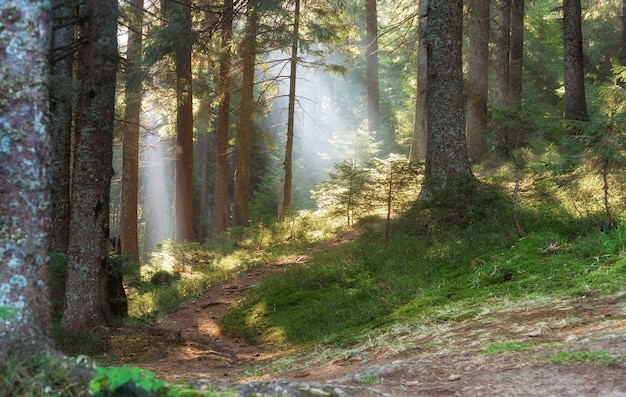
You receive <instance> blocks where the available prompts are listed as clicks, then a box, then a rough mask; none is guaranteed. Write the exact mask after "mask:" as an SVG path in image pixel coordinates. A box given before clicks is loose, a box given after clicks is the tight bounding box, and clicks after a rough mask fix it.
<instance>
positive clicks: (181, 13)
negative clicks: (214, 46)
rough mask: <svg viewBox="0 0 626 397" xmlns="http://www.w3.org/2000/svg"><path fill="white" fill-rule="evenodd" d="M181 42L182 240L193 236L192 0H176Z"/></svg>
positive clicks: (178, 203) (178, 88)
mask: <svg viewBox="0 0 626 397" xmlns="http://www.w3.org/2000/svg"><path fill="white" fill-rule="evenodd" d="M174 7H176V9H175V13H177V14H178V15H177V17H178V19H179V23H180V37H181V39H180V43H179V45H178V46H177V47H176V50H175V63H176V108H177V110H176V197H175V204H174V207H175V208H176V216H175V219H176V232H175V234H174V237H175V239H176V240H178V241H182V240H187V241H192V240H193V239H194V238H193V237H194V236H193V93H192V76H191V47H192V32H191V0H182V1H180V2H179V3H176V5H175V6H174Z"/></svg>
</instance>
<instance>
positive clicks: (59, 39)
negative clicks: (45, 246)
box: [50, 5, 76, 254]
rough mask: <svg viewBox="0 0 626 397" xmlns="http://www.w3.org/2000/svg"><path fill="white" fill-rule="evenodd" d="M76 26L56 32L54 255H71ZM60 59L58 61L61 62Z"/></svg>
mask: <svg viewBox="0 0 626 397" xmlns="http://www.w3.org/2000/svg"><path fill="white" fill-rule="evenodd" d="M74 13H75V11H74V7H72V6H68V5H60V6H58V7H57V8H56V9H55V10H54V18H55V19H56V20H59V21H63V20H67V19H71V18H73V17H75V15H74ZM75 30H76V28H75V26H74V25H68V26H64V27H62V28H59V29H57V30H56V31H55V32H54V36H53V42H52V48H53V50H52V53H51V54H52V56H53V57H54V58H55V59H54V60H53V62H54V63H53V64H52V68H51V74H52V76H53V77H52V78H51V79H50V93H51V95H50V97H51V101H50V119H51V123H50V128H51V129H50V133H51V135H52V145H53V146H52V167H51V169H50V172H51V174H52V185H51V187H52V215H51V220H52V223H53V224H54V233H52V234H51V235H50V251H52V252H58V253H62V254H67V247H68V245H69V238H70V181H71V173H70V148H71V141H72V115H73V114H72V112H73V107H74V101H75V98H76V92H75V91H74V89H73V87H74V76H73V72H72V68H73V66H74V56H73V54H72V53H71V52H69V53H68V52H67V50H68V49H69V48H70V47H71V45H72V44H73V41H74V32H75ZM57 57H58V58H57Z"/></svg>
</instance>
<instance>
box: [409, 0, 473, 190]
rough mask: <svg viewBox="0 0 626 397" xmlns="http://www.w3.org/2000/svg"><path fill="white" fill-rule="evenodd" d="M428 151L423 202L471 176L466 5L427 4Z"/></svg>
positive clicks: (458, 0) (455, 0)
mask: <svg viewBox="0 0 626 397" xmlns="http://www.w3.org/2000/svg"><path fill="white" fill-rule="evenodd" d="M427 39H428V148H427V152H426V165H425V170H424V185H423V188H422V191H421V192H420V199H428V198H429V197H430V193H431V192H432V191H433V190H435V189H441V188H442V187H445V185H446V182H447V179H449V178H450V177H455V176H459V175H462V174H471V170H470V165H469V160H468V157H467V142H466V140H465V98H464V92H463V63H462V42H463V2H462V0H451V1H446V2H434V1H430V2H429V3H428V29H427Z"/></svg>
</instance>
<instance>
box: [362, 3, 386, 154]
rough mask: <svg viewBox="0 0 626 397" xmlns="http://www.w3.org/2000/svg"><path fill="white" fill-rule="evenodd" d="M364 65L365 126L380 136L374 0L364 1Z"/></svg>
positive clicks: (376, 29)
mask: <svg viewBox="0 0 626 397" xmlns="http://www.w3.org/2000/svg"><path fill="white" fill-rule="evenodd" d="M365 30H366V43H365V67H366V73H365V74H366V88H367V127H368V131H369V133H370V136H376V137H377V138H378V140H382V141H383V142H385V143H386V144H388V142H386V140H385V139H384V137H380V133H381V131H380V88H379V83H378V12H377V9H376V0H366V1H365Z"/></svg>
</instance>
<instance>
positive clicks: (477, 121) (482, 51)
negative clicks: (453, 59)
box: [466, 0, 490, 159]
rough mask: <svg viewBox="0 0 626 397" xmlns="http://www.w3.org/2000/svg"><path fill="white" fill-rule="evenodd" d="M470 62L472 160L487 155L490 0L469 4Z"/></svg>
mask: <svg viewBox="0 0 626 397" xmlns="http://www.w3.org/2000/svg"><path fill="white" fill-rule="evenodd" d="M469 7H470V8H469V36H470V37H469V47H470V48H469V51H468V52H469V60H468V68H467V89H466V92H467V131H466V135H467V150H468V153H469V157H470V158H471V159H476V158H478V157H480V156H481V155H482V154H483V153H484V152H485V138H484V136H483V135H482V134H484V133H485V132H486V131H487V100H488V93H489V32H490V28H489V27H490V24H489V21H490V4H489V0H472V1H471V2H470V5H469Z"/></svg>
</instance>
